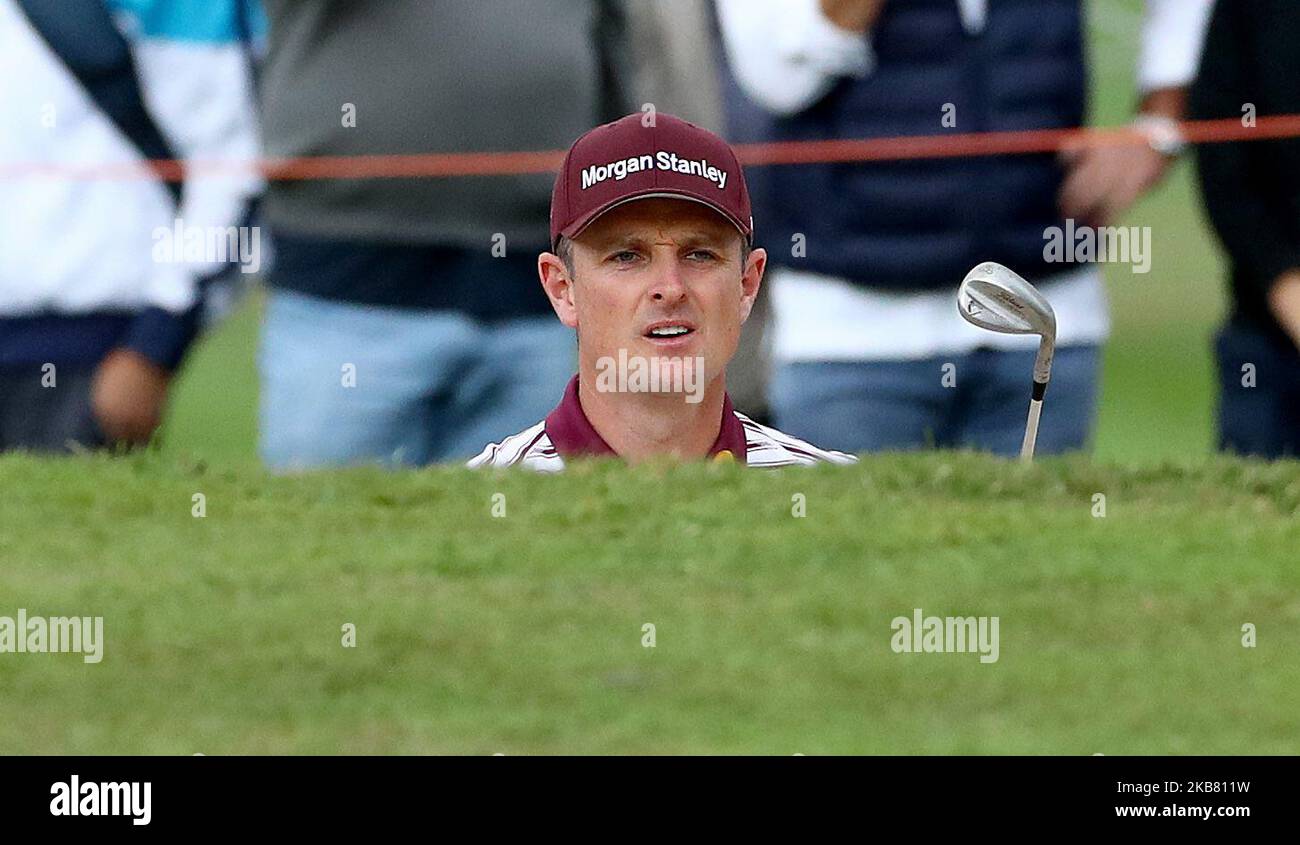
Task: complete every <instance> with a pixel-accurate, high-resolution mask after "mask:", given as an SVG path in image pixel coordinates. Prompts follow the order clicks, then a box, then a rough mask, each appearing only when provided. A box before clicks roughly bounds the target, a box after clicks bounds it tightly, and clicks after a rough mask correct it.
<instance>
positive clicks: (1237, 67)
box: [1191, 0, 1300, 458]
mask: <svg viewBox="0 0 1300 845" xmlns="http://www.w3.org/2000/svg"><path fill="white" fill-rule="evenodd" d="M1298 41H1300V4H1298V3H1295V2H1294V0H1258V2H1252V3H1247V2H1244V0H1221V2H1220V3H1219V4H1218V6H1217V7H1216V9H1215V12H1214V17H1213V19H1212V21H1211V23H1210V31H1209V34H1208V36H1207V38H1206V44H1205V55H1204V58H1203V60H1202V64H1201V72H1200V74H1199V75H1198V77H1197V81H1196V85H1195V87H1194V88H1193V92H1192V98H1191V109H1192V114H1193V116H1194V117H1196V118H1199V119H1205V120H1221V119H1241V120H1242V121H1247V120H1249V118H1250V117H1251V116H1254V117H1267V116H1270V115H1294V114H1300V48H1297V46H1296V45H1297V43H1298ZM1196 160H1197V165H1198V167H1199V170H1200V176H1201V191H1202V194H1203V196H1204V198H1205V207H1206V210H1207V211H1208V213H1209V218H1210V222H1211V223H1212V224H1213V226H1214V231H1215V232H1216V233H1217V234H1218V236H1219V240H1220V241H1221V242H1222V244H1223V247H1224V249H1225V250H1227V253H1228V257H1229V259H1230V262H1231V267H1232V269H1231V285H1232V303H1233V304H1232V313H1231V316H1230V317H1229V320H1228V324H1227V325H1226V326H1224V328H1223V330H1222V332H1220V334H1219V337H1218V341H1217V352H1218V361H1219V446H1220V448H1222V449H1224V450H1227V451H1232V452H1238V453H1241V454H1247V455H1257V456H1260V457H1266V458H1280V457H1283V456H1288V455H1289V456H1292V457H1294V456H1296V455H1300V140H1297V139H1295V138H1287V139H1278V140H1271V141H1249V142H1234V143H1228V144H1202V145H1200V146H1198V147H1197V149H1196Z"/></svg>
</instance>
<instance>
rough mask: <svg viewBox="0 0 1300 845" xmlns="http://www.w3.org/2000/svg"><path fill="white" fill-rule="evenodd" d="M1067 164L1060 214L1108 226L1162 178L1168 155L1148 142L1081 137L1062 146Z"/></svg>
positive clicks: (1063, 157)
mask: <svg viewBox="0 0 1300 845" xmlns="http://www.w3.org/2000/svg"><path fill="white" fill-rule="evenodd" d="M1060 157H1061V160H1062V161H1063V162H1064V163H1065V165H1066V166H1067V169H1068V170H1067V173H1066V177H1065V184H1064V185H1062V186H1061V193H1060V195H1059V196H1058V198H1057V201H1058V203H1059V204H1060V207H1061V214H1063V215H1064V216H1065V217H1072V218H1074V219H1075V220H1079V221H1081V222H1084V223H1086V224H1087V225H1090V226H1108V225H1110V224H1111V222H1112V221H1114V220H1116V219H1117V218H1119V216H1120V215H1122V214H1123V213H1124V212H1125V211H1127V210H1128V209H1129V207H1130V206H1132V205H1133V203H1135V202H1136V201H1137V199H1138V197H1140V196H1142V194H1144V193H1146V192H1147V190H1148V189H1150V188H1151V187H1152V186H1153V185H1155V184H1156V183H1157V182H1159V181H1160V179H1161V178H1162V177H1163V176H1164V174H1165V169H1166V168H1167V167H1168V166H1169V158H1168V157H1166V156H1165V155H1163V154H1162V153H1158V152H1156V151H1155V150H1153V149H1151V148H1150V147H1148V146H1147V145H1145V144H1142V145H1133V146H1110V145H1107V146H1099V145H1090V144H1088V142H1087V141H1078V142H1075V143H1074V144H1072V145H1070V146H1068V147H1066V148H1064V149H1062V150H1061V154H1060Z"/></svg>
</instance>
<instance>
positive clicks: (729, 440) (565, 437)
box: [546, 375, 746, 464]
mask: <svg viewBox="0 0 1300 845" xmlns="http://www.w3.org/2000/svg"><path fill="white" fill-rule="evenodd" d="M546 435H547V437H549V438H550V439H551V443H552V445H554V446H555V451H556V452H557V453H559V455H560V457H562V458H575V457H602V456H603V457H617V456H618V453H617V452H615V451H614V449H613V448H612V447H611V446H610V445H609V444H608V443H606V442H605V439H604V438H603V437H601V436H600V434H599V433H597V431H596V429H595V428H593V427H592V425H591V421H590V420H588V419H587V414H586V413H585V412H584V411H583V410H582V403H581V402H580V401H579V400H578V377H577V376H576V375H575V376H574V377H573V378H572V380H570V381H569V386H568V387H566V388H565V389H564V398H563V399H561V400H560V404H559V405H557V406H555V410H554V411H551V413H550V414H548V415H547V417H546ZM724 452H725V453H728V454H730V456H731V458H732V459H734V460H736V461H737V462H739V463H742V464H743V463H745V454H746V443H745V427H744V425H742V424H741V422H740V418H739V417H737V416H736V410H735V408H733V407H732V405H731V397H730V396H728V395H726V394H725V393H724V394H723V396H722V427H721V428H720V429H719V430H718V439H717V440H715V441H713V446H712V447H711V448H710V449H709V457H710V458H713V459H714V460H726V458H725V457H721V456H722V454H723V453H724Z"/></svg>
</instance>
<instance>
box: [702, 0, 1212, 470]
mask: <svg viewBox="0 0 1300 845" xmlns="http://www.w3.org/2000/svg"><path fill="white" fill-rule="evenodd" d="M1210 5H1211V0H1147V3H1146V10H1147V15H1146V18H1145V22H1144V23H1143V26H1142V52H1141V57H1140V61H1139V68H1138V79H1137V87H1138V89H1139V91H1140V93H1141V96H1140V98H1139V102H1140V105H1139V109H1138V116H1137V117H1136V119H1135V126H1136V128H1138V129H1139V130H1140V131H1141V132H1142V134H1144V135H1145V136H1146V138H1147V139H1148V141H1149V144H1147V145H1146V146H1142V145H1130V146H1114V145H1111V146H1105V147H1101V146H1090V147H1088V146H1077V147H1072V148H1071V149H1068V150H1066V151H1064V152H1063V153H1062V154H1061V155H1059V156H1057V155H1051V154H1031V155H1006V156H997V157H991V156H990V157H954V158H938V159H929V160H911V161H876V162H870V163H861V164H852V163H849V164H825V165H798V166H773V167H767V168H755V171H756V172H755V173H753V174H752V175H751V184H752V190H753V192H754V204H755V217H756V218H758V219H760V220H763V221H766V222H767V224H768V225H767V226H766V227H765V228H763V229H762V230H761V231H760V233H759V238H758V240H759V241H760V242H761V243H763V244H764V245H765V246H767V247H768V250H769V253H770V255H771V262H772V264H773V265H774V266H773V268H772V271H771V275H772V281H771V284H772V293H773V311H774V325H775V330H774V340H773V344H774V355H775V359H776V365H777V369H776V374H775V377H774V382H773V388H772V397H771V400H772V405H773V410H774V414H775V419H774V421H775V423H776V424H777V425H779V426H780V427H781V428H782V429H785V430H787V431H789V432H791V433H792V434H794V435H796V436H798V437H803V438H807V439H810V440H812V441H814V442H817V443H821V444H823V445H825V446H827V447H830V448H835V449H841V450H846V451H855V452H860V451H869V450H889V449H909V448H917V447H922V446H926V445H935V446H941V447H968V448H976V449H984V450H990V451H993V452H995V453H999V454H1004V455H1012V454H1015V453H1016V452H1018V450H1019V448H1020V442H1021V437H1022V434H1023V426H1024V414H1025V406H1026V402H1027V398H1028V397H1027V395H1026V393H1027V389H1026V379H1027V378H1028V376H1027V374H1028V373H1029V372H1030V371H1031V369H1032V365H1033V359H1034V351H1033V347H1034V345H1036V343H1037V339H1036V338H1032V337H1027V336H1013V335H993V334H990V333H988V332H981V331H979V330H978V329H976V328H974V327H973V326H970V325H967V324H966V323H964V322H963V321H962V320H961V319H960V317H959V316H958V314H957V312H956V307H955V304H954V303H955V292H956V289H957V285H958V283H959V282H960V281H961V279H962V277H963V276H965V274H966V273H967V272H968V271H969V270H970V269H971V268H972V267H973V266H974V265H975V264H977V263H979V262H981V261H997V262H1000V263H1002V264H1006V265H1008V266H1009V267H1011V268H1012V269H1013V270H1015V271H1017V272H1018V273H1020V274H1021V275H1023V276H1025V277H1027V278H1029V279H1030V280H1031V281H1033V282H1035V283H1036V284H1038V286H1039V287H1040V290H1042V292H1043V293H1044V294H1045V295H1046V296H1047V298H1048V299H1049V300H1050V301H1051V302H1052V304H1053V306H1054V308H1055V309H1056V312H1057V317H1058V324H1059V326H1060V333H1059V336H1058V349H1057V357H1056V364H1055V367H1054V370H1053V381H1052V384H1053V387H1052V393H1053V394H1054V396H1055V399H1054V400H1053V401H1049V402H1048V403H1047V405H1046V407H1045V409H1044V413H1043V417H1042V422H1041V428H1040V432H1039V440H1038V448H1039V450H1040V452H1044V453H1053V452H1062V451H1067V450H1074V449H1081V448H1084V447H1085V446H1086V445H1087V444H1088V442H1089V439H1090V435H1091V428H1092V424H1093V420H1094V418H1095V406H1096V395H1097V380H1098V369H1099V364H1100V357H1101V353H1100V348H1101V344H1102V343H1103V341H1104V340H1105V339H1106V337H1107V333H1108V330H1109V323H1108V315H1107V308H1106V298H1105V291H1104V288H1103V284H1102V276H1101V271H1100V268H1099V267H1098V266H1097V265H1096V263H1095V262H1094V261H1093V259H1094V258H1095V257H1096V254H1095V250H1094V251H1093V252H1091V253H1089V254H1086V255H1085V254H1084V253H1083V252H1081V251H1078V250H1076V249H1075V248H1074V247H1075V246H1076V244H1078V243H1082V242H1085V241H1086V239H1076V236H1077V233H1079V232H1082V231H1083V230H1084V229H1091V230H1093V231H1094V234H1093V237H1094V241H1095V238H1096V236H1097V234H1099V233H1100V232H1101V229H1102V228H1103V227H1108V226H1110V225H1111V224H1112V223H1113V222H1115V221H1116V219H1117V218H1118V217H1119V215H1121V214H1122V213H1123V212H1124V211H1125V210H1126V209H1127V208H1128V207H1129V206H1130V205H1131V204H1132V203H1133V202H1134V201H1135V200H1136V199H1137V198H1138V197H1139V196H1140V195H1141V194H1142V193H1143V192H1145V191H1146V190H1148V189H1149V188H1150V187H1152V186H1153V185H1155V184H1156V183H1157V182H1158V181H1159V180H1160V178H1161V177H1162V175H1163V173H1164V172H1165V170H1166V169H1167V167H1168V163H1169V161H1170V159H1171V158H1172V157H1173V156H1174V155H1175V154H1176V153H1177V152H1178V151H1179V149H1180V147H1181V139H1180V138H1179V137H1178V132H1177V126H1176V123H1175V121H1177V120H1178V119H1180V118H1181V117H1182V116H1183V110H1184V100H1185V94H1184V90H1185V87H1186V85H1187V84H1188V82H1189V81H1190V80H1191V78H1192V76H1193V75H1194V73H1195V69H1196V64H1197V58H1198V53H1199V49H1200V43H1201V40H1202V37H1203V31H1204V27H1205V20H1206V18H1207V16H1208V13H1209V8H1210ZM717 10H718V16H719V22H720V26H721V34H722V39H723V43H724V45H725V47H726V53H727V56H728V59H729V67H730V70H731V73H732V74H733V75H734V79H735V83H736V85H735V86H734V87H733V90H735V91H740V92H743V96H742V95H741V94H736V95H735V96H733V97H732V98H731V99H730V102H729V106H730V108H731V109H732V112H733V114H732V122H733V123H738V122H739V123H743V124H745V126H746V127H747V129H746V136H747V138H746V139H747V140H758V141H819V140H834V139H841V138H874V137H892V136H918V135H945V134H964V133H979V132H1007V131H1015V130H1041V129H1064V128H1069V127H1077V126H1080V125H1082V124H1083V123H1084V120H1085V106H1086V95H1087V91H1086V87H1087V86H1086V82H1087V71H1086V64H1085V50H1084V46H1085V43H1084V28H1085V26H1084V15H1083V3H1082V2H1081V0H907V2H901V1H900V0H789V2H777V0H717ZM1147 245H1148V246H1149V244H1147ZM1149 257H1150V255H1149V250H1147V251H1146V253H1145V258H1143V256H1142V255H1140V254H1139V250H1137V249H1136V248H1134V249H1133V251H1132V252H1131V253H1130V254H1129V255H1127V256H1125V258H1127V259H1129V260H1130V261H1132V262H1133V263H1134V266H1133V269H1134V270H1135V271H1137V272H1142V271H1143V270H1144V269H1149V264H1148V265H1147V267H1145V268H1143V267H1140V266H1138V265H1139V263H1141V262H1142V261H1145V260H1149Z"/></svg>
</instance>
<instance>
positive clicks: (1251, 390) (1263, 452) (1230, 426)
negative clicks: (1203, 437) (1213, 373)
mask: <svg viewBox="0 0 1300 845" xmlns="http://www.w3.org/2000/svg"><path fill="white" fill-rule="evenodd" d="M1215 353H1216V357H1217V358H1218V364H1219V448H1220V449H1222V450H1224V451H1226V452H1236V453H1238V454H1241V455H1253V456H1255V457H1260V458H1282V457H1296V456H1297V455H1300V350H1297V349H1296V347H1295V344H1293V343H1291V341H1290V340H1289V339H1288V338H1286V337H1285V336H1276V335H1269V334H1266V333H1265V332H1263V331H1261V330H1259V329H1256V328H1252V327H1250V326H1239V325H1231V324H1229V325H1228V326H1225V327H1224V329H1223V330H1222V331H1221V332H1220V333H1219V336H1218V338H1216V340H1215ZM1247 365H1249V367H1247Z"/></svg>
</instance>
